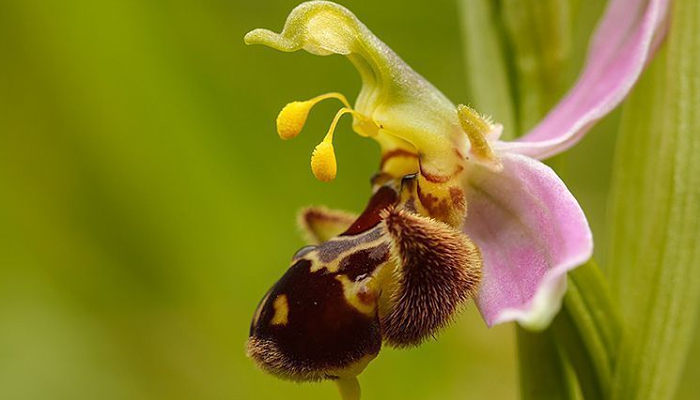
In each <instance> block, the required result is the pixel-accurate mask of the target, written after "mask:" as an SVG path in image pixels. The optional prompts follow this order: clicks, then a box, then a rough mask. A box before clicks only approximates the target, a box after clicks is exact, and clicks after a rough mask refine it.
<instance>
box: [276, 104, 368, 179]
mask: <svg viewBox="0 0 700 400" xmlns="http://www.w3.org/2000/svg"><path fill="white" fill-rule="evenodd" d="M326 99H338V100H340V101H341V102H342V103H343V104H344V105H345V107H343V108H341V109H340V110H338V112H337V113H336V114H335V118H333V122H332V123H331V127H330V129H329V130H328V133H327V134H326V137H325V138H324V139H323V141H322V142H321V143H319V144H318V146H316V148H315V149H314V152H313V155H312V156H311V171H312V172H313V174H314V176H315V177H316V179H318V180H320V181H322V182H330V181H332V180H333V179H335V176H336V174H337V172H338V165H337V163H336V160H335V151H334V149H333V132H334V131H335V128H336V126H337V125H338V121H339V120H340V117H342V116H343V115H345V114H352V115H353V116H354V117H355V121H356V127H355V130H356V131H357V132H358V133H359V134H360V135H361V136H365V137H372V136H376V135H377V134H378V133H379V129H380V128H379V126H377V124H375V123H374V121H372V120H371V119H369V118H367V117H366V116H364V115H362V114H360V113H358V112H357V111H355V110H353V109H352V107H350V103H348V100H347V99H346V98H345V96H343V95H342V94H340V93H326V94H322V95H320V96H316V97H314V98H313V99H310V100H306V101H293V102H291V103H289V104H287V105H286V106H284V108H283V109H282V111H280V113H279V115H278V116H277V134H279V137H280V138H282V139H283V140H289V139H293V138H295V137H297V136H298V135H299V133H300V132H301V130H302V129H303V128H304V125H305V124H306V120H307V118H308V117H309V111H311V108H312V107H313V106H315V105H316V104H317V103H318V102H320V101H323V100H326Z"/></svg>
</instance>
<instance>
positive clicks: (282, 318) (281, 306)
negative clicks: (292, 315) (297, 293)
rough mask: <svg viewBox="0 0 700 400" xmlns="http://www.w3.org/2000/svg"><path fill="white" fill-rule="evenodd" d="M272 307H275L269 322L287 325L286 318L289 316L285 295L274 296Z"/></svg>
mask: <svg viewBox="0 0 700 400" xmlns="http://www.w3.org/2000/svg"><path fill="white" fill-rule="evenodd" d="M272 308H274V309H275V315H273V316H272V320H271V321H270V324H272V325H287V319H288V318H289V303H288V302H287V295H284V294H281V295H279V296H277V298H275V301H274V302H273V303H272Z"/></svg>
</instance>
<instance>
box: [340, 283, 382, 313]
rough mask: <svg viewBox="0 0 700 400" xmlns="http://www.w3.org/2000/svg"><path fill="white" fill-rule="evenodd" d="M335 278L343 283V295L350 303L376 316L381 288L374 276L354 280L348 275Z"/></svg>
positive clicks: (361, 310)
mask: <svg viewBox="0 0 700 400" xmlns="http://www.w3.org/2000/svg"><path fill="white" fill-rule="evenodd" d="M335 279H336V280H338V281H339V282H340V283H341V284H342V285H343V295H344V296H345V300H346V301H347V302H348V304H350V305H351V306H352V307H353V308H355V309H357V311H359V312H361V313H363V314H366V315H369V316H374V313H375V310H376V308H377V307H376V305H377V303H376V300H377V297H379V288H378V287H377V285H376V282H375V280H374V278H372V277H370V278H367V279H363V280H361V281H356V282H353V281H351V280H350V278H348V277H347V275H338V276H336V277H335Z"/></svg>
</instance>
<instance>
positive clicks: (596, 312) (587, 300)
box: [552, 261, 622, 399]
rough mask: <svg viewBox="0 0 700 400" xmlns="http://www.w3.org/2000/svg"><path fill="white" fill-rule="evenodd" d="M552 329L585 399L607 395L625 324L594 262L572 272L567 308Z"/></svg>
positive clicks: (570, 274) (565, 303)
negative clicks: (574, 373) (572, 368)
mask: <svg viewBox="0 0 700 400" xmlns="http://www.w3.org/2000/svg"><path fill="white" fill-rule="evenodd" d="M552 329H553V330H554V332H555V335H556V338H557V341H558V343H560V345H561V346H562V348H563V349H564V351H565V353H566V356H567V358H568V359H569V360H570V361H571V364H572V366H573V367H574V370H575V372H576V376H577V378H578V381H579V386H580V388H581V392H582V393H583V395H584V398H586V399H605V398H607V397H608V395H609V392H610V386H611V382H612V377H613V371H614V367H615V357H616V355H617V353H618V351H619V347H620V338H621V331H622V327H621V323H620V318H619V316H618V313H617V308H616V307H615V305H614V304H613V301H612V298H611V296H610V289H609V288H608V285H607V281H606V279H605V277H604V276H603V273H602V272H601V271H600V269H599V268H598V266H597V265H596V263H595V262H594V261H589V262H588V263H586V264H584V265H582V266H580V267H578V268H577V269H575V270H574V271H572V272H571V273H569V288H568V290H567V293H566V296H565V297H564V308H563V309H562V311H561V312H560V314H559V315H558V316H557V318H556V319H555V320H554V324H553V325H552Z"/></svg>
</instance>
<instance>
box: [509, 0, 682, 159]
mask: <svg viewBox="0 0 700 400" xmlns="http://www.w3.org/2000/svg"><path fill="white" fill-rule="evenodd" d="M669 3H670V0H612V1H611V3H610V5H609V6H608V8H607V10H606V12H605V15H604V17H603V19H602V21H601V22H600V25H599V26H598V28H597V29H596V33H595V35H594V36H593V38H592V41H591V44H590V47H589V49H588V59H587V61H586V65H585V66H584V69H583V73H582V74H581V76H580V77H579V80H578V82H577V83H576V85H575V86H574V87H573V88H572V89H571V90H570V91H569V93H568V94H567V95H566V96H565V97H564V99H562V101H560V102H559V104H557V106H556V107H555V108H554V109H553V110H552V111H550V112H549V114H547V116H546V117H545V118H544V119H543V120H542V122H540V123H539V125H537V126H536V127H535V128H533V129H532V130H531V131H530V132H529V133H527V134H526V135H525V136H523V137H522V138H520V139H518V140H517V141H515V142H510V143H498V144H497V145H496V147H497V148H499V149H501V150H507V151H512V152H517V153H520V154H524V155H528V156H530V157H535V158H538V159H543V158H547V157H551V156H553V155H556V154H558V153H561V152H562V151H564V150H566V149H568V148H570V147H571V146H573V145H574V144H576V143H577V142H578V141H579V140H581V139H582V138H583V136H584V135H585V134H586V132H587V131H588V129H589V128H591V127H592V126H593V125H594V124H595V122H597V121H598V120H600V119H601V118H603V117H604V116H606V115H607V114H608V113H610V112H611V111H612V110H613V109H614V108H615V107H617V106H618V105H619V104H620V103H621V102H622V100H623V99H624V98H625V97H626V96H627V94H628V93H629V92H630V90H631V89H632V86H633V85H634V84H635V82H636V81H637V79H638V78H639V75H640V74H641V73H642V71H643V70H644V67H645V66H646V64H647V63H648V61H649V60H650V59H651V57H652V56H653V54H654V51H655V50H656V49H657V48H658V47H659V45H660V43H661V40H662V39H663V35H664V34H665V31H666V25H667V24H666V22H667V21H666V15H667V11H668V7H669Z"/></svg>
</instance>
